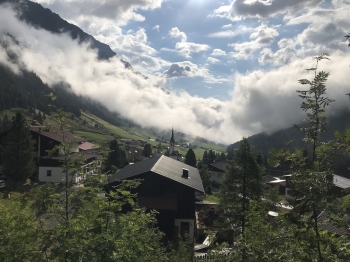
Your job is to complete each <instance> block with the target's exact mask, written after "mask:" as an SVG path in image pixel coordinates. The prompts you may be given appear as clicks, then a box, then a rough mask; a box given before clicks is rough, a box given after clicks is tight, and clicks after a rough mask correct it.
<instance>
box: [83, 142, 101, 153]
mask: <svg viewBox="0 0 350 262" xmlns="http://www.w3.org/2000/svg"><path fill="white" fill-rule="evenodd" d="M97 148H100V147H99V146H96V145H94V144H93V143H90V142H83V143H81V144H80V145H79V149H81V150H83V151H86V150H91V149H97Z"/></svg>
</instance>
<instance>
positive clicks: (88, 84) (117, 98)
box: [0, 6, 350, 143]
mask: <svg viewBox="0 0 350 262" xmlns="http://www.w3.org/2000/svg"><path fill="white" fill-rule="evenodd" d="M0 14H1V16H0V41H2V42H4V41H7V42H8V43H9V45H8V48H10V49H11V50H12V51H13V52H14V53H16V54H17V55H18V57H19V59H18V62H17V63H16V64H14V63H13V62H11V61H10V59H9V58H8V57H7V54H6V52H5V51H4V49H3V47H0V63H2V64H5V65H6V66H8V67H9V68H11V69H12V70H13V71H14V72H16V73H19V72H20V69H21V68H25V69H27V70H30V71H34V72H35V73H36V74H37V75H38V76H40V77H41V79H42V80H43V81H44V82H45V83H47V84H48V85H54V84H55V83H57V82H61V81H65V82H67V83H69V84H70V85H71V87H72V89H73V90H74V92H76V93H77V94H82V95H86V96H89V97H91V98H93V99H95V100H97V101H99V102H101V103H102V104H104V105H105V106H107V107H108V108H109V109H110V110H112V111H117V112H119V113H120V114H121V115H122V116H124V117H126V118H130V119H133V120H134V121H135V122H137V123H138V124H140V125H142V126H147V127H157V128H160V129H169V128H171V126H173V127H174V128H175V129H176V130H177V131H181V132H184V133H186V134H189V135H194V136H200V137H205V138H207V139H210V140H213V141H216V142H222V143H232V142H235V141H237V140H239V139H241V138H242V137H243V136H249V135H252V134H255V133H257V132H261V131H270V132H271V131H274V130H277V129H280V128H285V127H289V126H291V125H292V124H293V123H298V122H300V121H301V120H302V119H303V118H304V117H305V113H303V112H301V111H300V109H299V105H300V102H301V100H300V98H298V96H297V94H296V92H295V91H296V90H297V89H304V88H305V87H303V86H300V85H299V84H298V82H297V80H298V79H300V78H304V77H307V78H312V74H311V73H307V72H306V71H305V69H306V68H310V67H313V66H314V64H313V63H314V62H313V61H312V59H311V58H310V57H307V58H304V59H295V60H292V61H291V62H290V63H289V64H287V65H284V66H282V67H279V68H276V69H272V70H269V71H253V72H249V73H247V74H245V75H242V74H238V73H237V74H236V75H235V76H234V83H233V86H234V88H233V89H232V91H231V94H230V97H228V99H227V101H219V100H217V99H214V98H209V99H204V98H201V97H197V96H191V95H189V94H188V93H187V92H173V91H171V92H170V93H169V94H167V93H166V92H164V91H162V89H161V88H159V87H156V86H157V85H158V86H162V85H163V84H164V82H165V81H166V80H165V78H152V77H151V78H149V79H147V80H146V79H144V78H143V77H141V76H139V75H136V74H134V73H133V72H132V71H131V70H128V69H125V68H124V65H123V64H122V63H121V62H120V61H119V59H118V58H115V59H112V60H110V61H99V60H98V59H97V54H96V52H95V51H93V50H91V49H89V47H88V45H79V44H78V42H77V41H73V40H72V39H71V38H70V37H69V36H68V35H64V34H61V35H57V34H51V33H49V32H47V31H45V30H41V29H35V28H33V27H31V26H29V25H27V24H25V23H23V22H21V21H19V20H18V19H17V18H16V16H15V13H14V11H12V10H11V9H9V8H5V7H1V6H0ZM7 34H10V35H12V36H13V37H14V38H15V39H16V40H17V41H18V42H19V43H20V46H18V45H16V44H15V43H13V42H12V40H11V38H10V37H8V36H7ZM331 59H332V60H330V61H325V62H322V63H321V64H320V68H321V69H322V70H324V71H329V72H331V76H330V78H329V81H328V83H327V86H328V94H329V96H330V97H332V98H334V99H337V100H338V101H337V102H336V103H335V104H334V105H333V106H332V108H331V110H332V112H334V113H336V112H337V109H339V108H341V107H344V106H348V105H349V104H350V103H349V102H348V99H347V97H346V96H345V95H344V94H345V93H348V92H349V88H348V83H349V82H350V74H349V70H350V69H349V59H348V56H347V55H346V54H345V53H344V52H342V51H337V52H335V53H333V54H332V56H331Z"/></svg>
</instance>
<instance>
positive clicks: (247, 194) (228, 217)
mask: <svg viewBox="0 0 350 262" xmlns="http://www.w3.org/2000/svg"><path fill="white" fill-rule="evenodd" d="M262 174H263V168H262V167H261V166H260V165H259V164H258V163H257V162H256V152H255V151H254V149H253V148H252V147H251V145H250V144H249V142H248V140H247V139H246V138H243V140H242V141H241V143H240V148H239V149H238V150H236V152H235V159H234V160H233V161H232V162H230V167H229V170H228V172H227V173H226V174H225V179H224V182H223V183H222V186H221V190H220V205H219V208H220V210H221V212H220V220H221V223H222V226H223V227H224V228H233V229H234V230H236V231H237V232H236V234H239V231H240V230H239V228H240V227H241V226H242V227H244V216H245V213H246V211H247V210H248V202H249V201H248V199H250V200H255V201H261V198H262V196H263V184H262Z"/></svg>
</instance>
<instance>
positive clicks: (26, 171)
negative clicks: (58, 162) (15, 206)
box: [1, 112, 35, 188]
mask: <svg viewBox="0 0 350 262" xmlns="http://www.w3.org/2000/svg"><path fill="white" fill-rule="evenodd" d="M1 158H2V173H3V174H6V176H7V177H8V179H9V180H11V181H12V182H13V187H14V188H15V187H16V185H17V183H18V182H23V181H25V180H26V179H28V178H29V176H30V175H32V174H33V172H34V170H35V165H34V162H33V145H32V141H31V134H30V131H29V129H28V125H27V123H26V119H25V118H24V116H23V115H22V114H21V113H20V112H17V113H16V116H15V117H13V118H12V121H11V127H10V129H9V130H8V133H7V136H6V137H5V142H4V145H3V146H2V147H1Z"/></svg>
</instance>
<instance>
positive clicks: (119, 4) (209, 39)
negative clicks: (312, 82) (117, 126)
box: [0, 0, 350, 144]
mask: <svg viewBox="0 0 350 262" xmlns="http://www.w3.org/2000/svg"><path fill="white" fill-rule="evenodd" d="M36 2H38V3H40V4H42V5H43V6H44V7H46V8H49V9H51V10H52V11H53V12H55V13H57V14H59V15H60V16H61V17H62V18H63V19H65V20H67V21H69V22H70V23H73V24H75V25H77V26H79V27H80V28H81V29H83V30H84V31H85V32H87V33H89V34H91V35H92V36H94V37H95V38H96V39H97V40H99V41H101V42H103V43H106V44H108V45H109V46H110V47H111V48H112V50H114V51H115V52H116V53H117V54H118V56H119V57H120V58H122V59H124V60H126V61H128V62H129V63H130V64H131V65H132V67H133V68H134V69H135V70H136V71H138V72H141V73H142V74H143V75H146V76H147V77H149V78H148V79H147V80H145V79H144V78H142V77H140V76H138V75H135V74H134V73H132V72H131V71H130V70H127V69H124V68H123V66H122V63H120V61H119V60H118V59H117V58H115V59H112V60H111V61H98V59H97V57H96V52H94V51H93V50H91V49H89V47H88V45H87V44H82V45H79V44H78V43H77V42H76V41H73V40H71V39H70V38H69V37H68V36H67V35H65V34H59V35H54V34H51V33H49V32H47V31H45V30H42V29H38V28H33V27H31V26H30V25H26V24H24V23H23V22H21V21H19V20H18V19H17V18H16V13H15V11H13V10H12V9H11V8H10V7H9V6H6V5H5V6H0V14H2V15H0V38H1V39H2V40H3V41H8V42H11V41H12V40H11V39H10V38H8V36H7V35H6V33H10V34H11V35H13V36H15V38H16V39H17V40H19V42H20V43H21V46H17V45H15V44H13V46H12V45H11V46H12V47H11V48H12V49H13V51H15V52H17V53H18V54H20V60H19V61H20V62H18V63H16V64H14V63H13V62H11V61H10V60H9V58H8V57H7V55H6V53H5V51H4V50H3V49H2V47H0V63H2V64H5V65H7V66H8V67H9V68H11V69H12V70H13V71H14V72H17V73H20V69H21V68H26V69H29V70H32V71H34V72H36V73H37V74H38V75H39V76H40V77H41V78H42V79H43V81H44V82H45V83H47V84H49V85H54V84H55V83H57V82H60V81H65V82H67V83H69V84H70V85H71V87H72V90H73V91H74V92H76V93H78V94H83V95H86V96H90V97H92V98H94V99H96V100H97V101H99V102H101V103H103V104H104V105H106V106H107V107H108V108H109V109H110V110H112V111H117V112H119V113H120V114H121V115H122V116H124V117H126V118H130V119H133V120H134V121H135V122H136V123H138V124H140V125H141V126H144V127H156V128H159V129H163V130H164V129H165V130H169V129H170V128H171V127H172V126H173V127H174V129H175V130H177V131H181V132H184V133H186V134H189V135H194V136H199V137H205V138H207V139H209V140H212V141H216V142H220V143H226V144H229V143H233V142H236V141H238V140H240V139H241V138H242V137H243V136H250V135H253V134H256V133H258V132H262V131H266V132H273V131H276V130H279V129H282V128H287V127H290V126H292V124H294V123H300V122H301V121H302V120H303V119H304V118H305V112H302V111H301V110H300V103H301V99H300V98H299V97H298V95H297V93H296V90H304V89H306V88H307V87H306V86H301V85H300V84H298V79H301V78H308V79H312V78H313V75H312V73H310V72H309V73H308V72H307V71H306V70H305V69H307V68H311V67H314V66H315V61H314V60H313V59H312V57H313V56H315V55H318V54H320V53H322V52H327V53H329V54H330V60H326V61H321V63H320V64H319V70H324V71H327V72H330V77H329V80H328V82H327V94H328V96H329V97H331V98H334V99H336V100H337V101H336V102H335V103H334V104H332V106H331V107H330V109H329V114H330V115H331V114H336V113H337V112H339V110H340V109H342V108H349V105H350V103H349V101H348V98H347V97H346V96H345V93H349V91H350V87H349V85H348V83H349V82H350V74H349V70H350V68H349V64H350V59H349V57H350V56H349V55H350V53H349V52H350V49H349V48H348V47H347V42H346V41H345V38H344V35H346V34H348V33H349V32H350V20H349V19H348V18H349V17H350V0H293V1H286V0H223V1H214V0H105V1H101V0H36ZM37 61H40V63H38V62H37ZM164 90H166V91H167V92H164Z"/></svg>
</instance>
